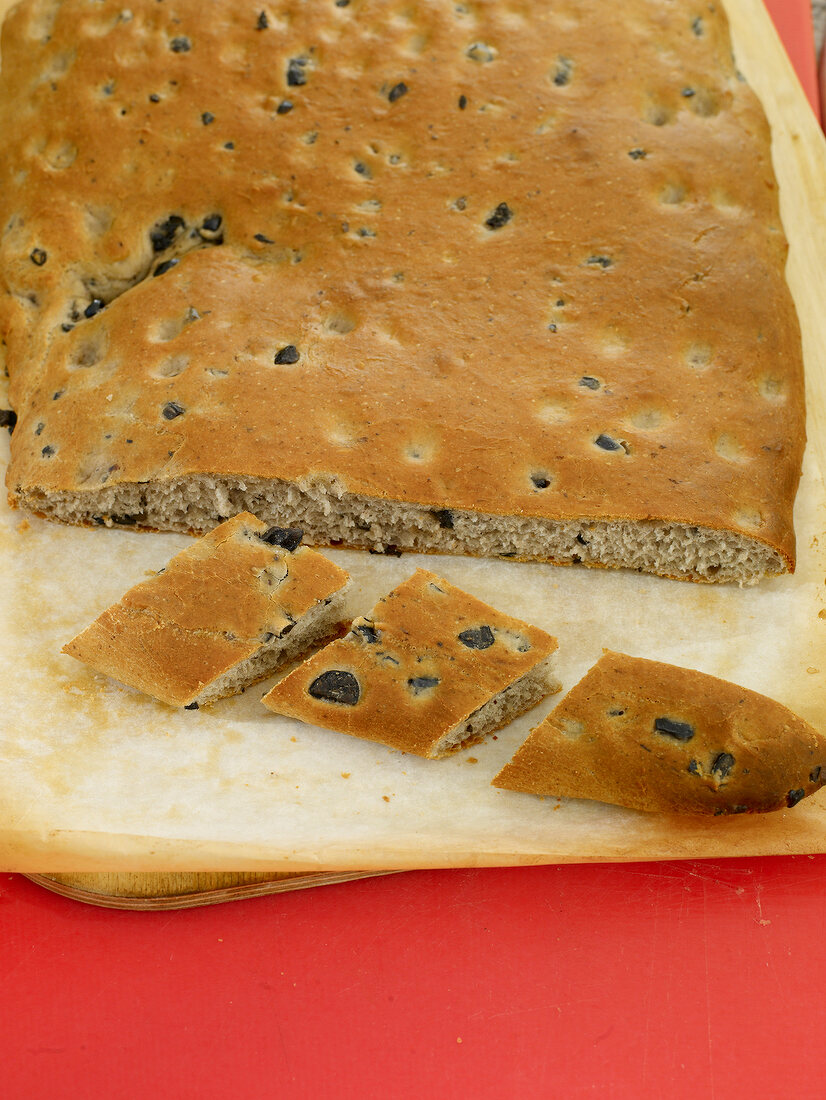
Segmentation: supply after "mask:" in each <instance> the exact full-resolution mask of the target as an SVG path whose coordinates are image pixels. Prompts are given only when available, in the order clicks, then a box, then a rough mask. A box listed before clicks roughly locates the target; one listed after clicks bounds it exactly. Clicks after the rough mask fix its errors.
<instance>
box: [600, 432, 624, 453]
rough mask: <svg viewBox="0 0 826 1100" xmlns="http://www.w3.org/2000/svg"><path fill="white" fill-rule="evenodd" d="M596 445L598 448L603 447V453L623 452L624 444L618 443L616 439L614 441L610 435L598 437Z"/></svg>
mask: <svg viewBox="0 0 826 1100" xmlns="http://www.w3.org/2000/svg"><path fill="white" fill-rule="evenodd" d="M594 443H596V445H597V446H598V447H601V448H602V449H603V451H621V450H622V444H621V443H617V441H616V439H612V438H611V436H610V435H598V436H597V437H596V439H595V440H594Z"/></svg>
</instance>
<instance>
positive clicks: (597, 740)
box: [493, 650, 826, 814]
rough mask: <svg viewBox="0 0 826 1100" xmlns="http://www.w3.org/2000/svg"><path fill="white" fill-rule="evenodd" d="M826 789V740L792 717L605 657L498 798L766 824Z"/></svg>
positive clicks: (650, 665) (684, 671) (722, 687)
mask: <svg viewBox="0 0 826 1100" xmlns="http://www.w3.org/2000/svg"><path fill="white" fill-rule="evenodd" d="M824 781H826V738H824V737H822V736H821V735H820V734H819V733H818V732H817V730H815V729H813V727H812V726H810V725H809V724H808V722H804V721H803V719H802V718H798V717H797V715H795V714H793V713H792V712H791V711H790V710H788V709H787V708H786V707H784V706H782V705H781V704H780V703H777V702H775V700H774V699H769V698H767V697H766V696H765V695H758V694H757V692H755V691H747V690H746V689H745V688H742V687H738V686H737V685H736V684H732V683H730V682H729V681H727V680H719V679H717V678H716V677H714V676H707V675H705V674H704V673H702V672H695V671H694V670H693V669H688V668H677V667H676V666H674V665H667V664H661V663H660V662H658V661H647V660H643V659H641V658H639V657H628V656H626V655H625V654H622V653H611V652H609V651H608V650H606V651H605V652H604V655H603V657H602V659H601V660H600V661H598V662H597V664H596V665H594V667H593V668H592V669H591V670H590V671H589V672H588V673H587V674H586V675H585V676H584V677H583V679H582V680H580V682H579V683H578V684H576V685H575V686H574V687H573V688H572V689H571V691H570V692H569V693H568V695H566V696H565V698H564V699H563V700H562V701H561V702H560V704H559V705H558V706H557V707H556V708H555V709H554V710H553V711H551V713H550V714H549V715H548V717H547V718H546V719H545V720H544V722H542V723H541V724H540V725H539V726H537V728H536V729H535V730H533V731H532V732H531V735H530V737H529V738H528V739H527V741H526V742H525V743H524V744H523V745H522V747H521V748H520V749H519V751H518V752H517V753H516V755H515V756H514V757H513V759H512V760H511V761H510V763H509V764H506V765H505V767H504V768H503V769H502V771H501V772H499V774H498V775H497V776H496V777H495V778H494V780H493V785H494V786H495V787H504V788H506V789H508V790H513V791H525V792H528V793H530V794H539V795H557V796H563V797H566V798H589V799H595V800H597V801H599V802H612V803H615V804H616V805H619V806H629V807H631V808H633V809H636V810H660V811H664V812H666V813H695V814H744V813H766V812H768V811H769V810H779V809H782V808H783V807H789V806H795V805H796V804H797V803H798V802H799V801H800V800H801V799H802V798H805V797H806V795H809V794H812V793H814V791H816V790H818V788H819V787H821V786H822V785H823V783H824Z"/></svg>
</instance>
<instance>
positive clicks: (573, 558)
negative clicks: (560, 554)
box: [571, 554, 582, 565]
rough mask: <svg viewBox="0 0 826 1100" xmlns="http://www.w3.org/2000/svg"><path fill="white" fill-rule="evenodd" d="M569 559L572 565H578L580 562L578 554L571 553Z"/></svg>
mask: <svg viewBox="0 0 826 1100" xmlns="http://www.w3.org/2000/svg"><path fill="white" fill-rule="evenodd" d="M571 561H572V562H573V564H574V565H580V564H581V563H582V558H581V557H580V556H579V554H571Z"/></svg>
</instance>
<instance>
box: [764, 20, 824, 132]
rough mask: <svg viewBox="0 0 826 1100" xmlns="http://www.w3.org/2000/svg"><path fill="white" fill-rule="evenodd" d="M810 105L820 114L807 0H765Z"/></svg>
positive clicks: (812, 35)
mask: <svg viewBox="0 0 826 1100" xmlns="http://www.w3.org/2000/svg"><path fill="white" fill-rule="evenodd" d="M765 4H766V7H767V8H768V9H769V14H770V15H771V17H772V19H773V20H774V25H775V26H776V27H777V30H778V33H779V34H780V37H781V38H782V39H783V42H784V44H785V46H786V49H787V50H788V53H789V57H790V58H791V60H792V64H793V65H794V67H795V71H796V72H797V76H798V79H799V80H800V83H801V85H802V87H803V91H804V92H805V93H806V95H807V97H808V99H809V102H810V103H811V105H812V109H813V110H814V112H815V114H816V115H817V116H818V118H819V117H820V97H819V94H818V80H817V59H816V57H815V43H814V30H813V28H812V9H811V3H810V0H765Z"/></svg>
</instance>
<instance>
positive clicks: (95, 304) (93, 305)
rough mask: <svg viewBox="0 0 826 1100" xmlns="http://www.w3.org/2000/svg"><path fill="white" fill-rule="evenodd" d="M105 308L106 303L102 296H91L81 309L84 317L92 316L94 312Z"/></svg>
mask: <svg viewBox="0 0 826 1100" xmlns="http://www.w3.org/2000/svg"><path fill="white" fill-rule="evenodd" d="M105 308H106V303H105V302H104V301H103V299H102V298H93V299H92V300H91V302H90V303H89V304H88V306H87V307H86V309H84V311H83V316H84V317H94V316H95V314H97V313H100V311H101V310H102V309H105Z"/></svg>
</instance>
